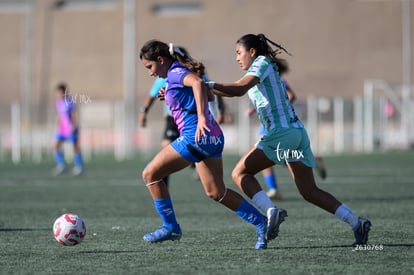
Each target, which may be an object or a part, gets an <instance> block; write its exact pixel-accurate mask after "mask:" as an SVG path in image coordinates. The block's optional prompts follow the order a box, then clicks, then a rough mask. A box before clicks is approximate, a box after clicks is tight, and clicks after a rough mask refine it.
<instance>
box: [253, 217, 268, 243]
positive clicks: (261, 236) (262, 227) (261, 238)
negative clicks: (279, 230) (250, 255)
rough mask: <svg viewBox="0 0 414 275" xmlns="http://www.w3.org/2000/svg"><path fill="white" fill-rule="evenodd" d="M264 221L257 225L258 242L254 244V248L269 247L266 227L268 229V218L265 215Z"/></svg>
mask: <svg viewBox="0 0 414 275" xmlns="http://www.w3.org/2000/svg"><path fill="white" fill-rule="evenodd" d="M263 219H264V222H263V223H262V224H259V225H256V233H257V242H256V245H255V246H254V249H257V250H260V249H266V248H267V239H266V229H267V219H266V217H263Z"/></svg>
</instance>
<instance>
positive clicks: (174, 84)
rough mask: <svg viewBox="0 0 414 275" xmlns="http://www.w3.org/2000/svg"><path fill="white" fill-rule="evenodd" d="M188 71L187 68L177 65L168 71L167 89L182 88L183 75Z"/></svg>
mask: <svg viewBox="0 0 414 275" xmlns="http://www.w3.org/2000/svg"><path fill="white" fill-rule="evenodd" d="M189 73H190V71H189V70H188V69H187V68H184V67H181V66H177V67H175V68H173V69H171V70H170V71H169V72H168V75H167V79H168V89H174V88H183V87H184V83H183V80H184V77H185V76H186V75H187V74H189Z"/></svg>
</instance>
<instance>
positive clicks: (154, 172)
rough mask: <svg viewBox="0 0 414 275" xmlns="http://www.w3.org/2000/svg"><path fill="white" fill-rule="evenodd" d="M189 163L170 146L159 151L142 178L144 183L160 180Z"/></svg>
mask: <svg viewBox="0 0 414 275" xmlns="http://www.w3.org/2000/svg"><path fill="white" fill-rule="evenodd" d="M190 164H191V163H190V162H189V161H187V160H186V159H185V158H183V157H182V156H181V155H180V154H179V153H178V152H177V151H176V150H175V149H174V148H172V147H171V145H168V146H166V147H164V148H162V149H161V151H160V152H159V153H158V154H157V155H156V156H155V157H154V158H153V159H152V160H151V162H150V163H149V164H148V165H147V167H145V169H144V171H143V173H142V176H143V178H144V180H145V181H146V182H151V181H156V180H160V179H162V178H164V177H166V176H168V175H170V174H172V173H174V172H177V171H179V170H181V169H183V168H185V167H187V166H188V165H190Z"/></svg>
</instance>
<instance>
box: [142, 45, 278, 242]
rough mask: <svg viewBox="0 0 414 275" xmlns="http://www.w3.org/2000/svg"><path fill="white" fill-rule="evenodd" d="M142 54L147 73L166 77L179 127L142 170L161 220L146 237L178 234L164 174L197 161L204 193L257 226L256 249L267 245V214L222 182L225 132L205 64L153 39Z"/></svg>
mask: <svg viewBox="0 0 414 275" xmlns="http://www.w3.org/2000/svg"><path fill="white" fill-rule="evenodd" d="M140 59H141V61H142V64H143V65H144V66H145V68H147V70H148V72H149V74H150V75H151V76H154V77H162V78H167V86H166V90H165V93H164V97H165V102H166V104H167V105H168V106H169V108H170V110H171V113H172V116H173V117H174V121H175V123H176V124H177V126H178V130H179V132H180V137H179V138H177V139H176V140H175V141H173V142H172V143H171V144H170V145H168V146H166V147H164V148H162V149H161V151H160V152H159V153H158V154H157V155H156V156H155V157H154V158H153V160H152V161H151V162H150V163H149V164H148V165H147V166H146V167H145V169H144V171H143V172H142V177H143V179H144V182H145V184H146V185H147V187H148V189H149V192H150V193H151V196H152V198H153V200H154V205H155V208H156V210H157V212H158V214H159V216H160V217H161V219H162V221H163V225H162V226H161V227H159V228H158V229H156V230H155V231H154V232H151V233H148V234H146V235H144V240H145V241H147V242H162V241H166V240H178V239H180V238H181V229H180V226H179V224H178V223H177V220H176V217H175V214H174V209H173V205H172V202H171V198H170V194H169V192H168V188H167V187H166V185H165V183H164V181H163V178H164V177H165V176H167V175H169V174H171V173H174V172H176V171H179V170H181V169H184V168H185V167H187V166H189V165H190V164H191V163H193V162H195V163H196V168H197V172H198V174H199V176H200V180H201V183H202V184H203V187H204V190H205V193H206V195H207V196H209V197H210V198H212V199H214V200H216V201H218V202H220V203H221V204H223V205H224V206H226V207H228V208H229V209H231V210H233V211H234V212H236V214H237V215H239V216H240V217H241V218H242V219H244V220H245V221H247V222H249V223H251V224H253V225H255V226H256V233H257V237H258V239H257V243H256V245H255V248H256V249H265V248H266V247H267V236H268V235H272V234H274V233H273V231H272V230H273V229H274V227H269V226H267V220H266V217H264V216H263V215H262V214H261V213H260V212H259V211H258V210H257V209H256V208H254V207H253V206H252V205H251V204H250V203H248V202H247V201H246V200H245V199H243V197H242V196H241V195H240V194H238V193H236V192H235V191H233V190H231V189H229V188H226V186H225V185H224V182H223V165H222V158H221V157H222V151H223V146H224V136H223V133H222V131H221V129H220V127H219V125H218V124H217V122H216V121H215V120H214V118H213V117H212V115H211V113H210V111H209V109H208V103H207V101H208V100H207V97H208V95H207V94H208V91H207V88H206V87H205V85H204V81H203V79H202V78H201V77H202V75H204V65H203V64H202V63H199V62H196V61H195V60H193V59H192V58H191V57H189V56H187V55H185V54H184V53H183V52H182V51H181V50H180V49H179V48H177V47H175V46H174V45H172V44H170V45H167V44H165V43H163V42H161V41H157V40H150V41H148V42H147V43H146V44H145V45H144V46H143V47H142V48H141V51H140Z"/></svg>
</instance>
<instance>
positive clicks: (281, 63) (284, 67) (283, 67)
mask: <svg viewBox="0 0 414 275" xmlns="http://www.w3.org/2000/svg"><path fill="white" fill-rule="evenodd" d="M276 65H277V69H278V71H279V74H280V75H282V74H285V73H287V72H289V64H288V62H287V61H286V59H281V58H276Z"/></svg>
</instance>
